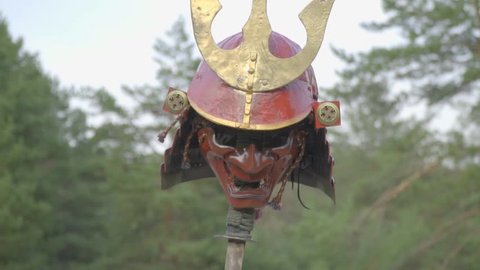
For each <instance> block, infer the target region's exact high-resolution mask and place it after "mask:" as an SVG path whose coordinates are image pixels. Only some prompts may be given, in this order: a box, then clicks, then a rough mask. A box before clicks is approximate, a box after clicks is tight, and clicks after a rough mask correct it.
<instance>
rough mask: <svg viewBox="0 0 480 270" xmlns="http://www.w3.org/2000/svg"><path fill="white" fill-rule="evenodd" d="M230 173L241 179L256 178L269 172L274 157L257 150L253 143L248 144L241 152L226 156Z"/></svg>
mask: <svg viewBox="0 0 480 270" xmlns="http://www.w3.org/2000/svg"><path fill="white" fill-rule="evenodd" d="M227 160H228V163H229V164H230V166H229V167H230V170H231V171H232V173H233V174H234V175H235V176H237V177H239V178H242V180H258V179H260V178H263V177H264V176H265V175H266V174H268V173H269V171H270V168H271V167H272V165H273V162H274V158H273V157H272V156H271V155H269V154H267V153H264V152H261V151H258V150H257V148H256V147H255V144H250V145H248V147H247V148H245V149H244V151H242V152H237V153H236V154H234V155H231V156H229V157H228V158H227ZM244 177H246V178H244Z"/></svg>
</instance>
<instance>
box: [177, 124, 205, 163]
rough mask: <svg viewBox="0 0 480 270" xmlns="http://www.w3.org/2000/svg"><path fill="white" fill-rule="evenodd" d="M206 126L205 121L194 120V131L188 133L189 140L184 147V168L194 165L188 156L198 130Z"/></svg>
mask: <svg viewBox="0 0 480 270" xmlns="http://www.w3.org/2000/svg"><path fill="white" fill-rule="evenodd" d="M203 127H205V123H203V122H194V123H193V124H192V131H190V134H188V137H187V140H186V142H185V148H183V159H182V169H184V170H186V169H190V168H191V167H192V165H191V164H190V158H189V157H188V152H189V151H190V145H191V144H192V139H193V136H194V135H195V134H197V132H198V130H199V129H201V128H203Z"/></svg>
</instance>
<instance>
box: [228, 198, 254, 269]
mask: <svg viewBox="0 0 480 270" xmlns="http://www.w3.org/2000/svg"><path fill="white" fill-rule="evenodd" d="M254 223H255V209H253V208H248V209H234V208H233V207H230V208H229V209H228V214H227V224H226V225H227V231H226V232H225V235H219V237H222V238H226V239H228V244H227V252H226V255H225V270H242V265H243V258H244V256H245V243H246V242H247V241H251V240H252V236H251V234H250V232H251V231H252V230H253V226H254Z"/></svg>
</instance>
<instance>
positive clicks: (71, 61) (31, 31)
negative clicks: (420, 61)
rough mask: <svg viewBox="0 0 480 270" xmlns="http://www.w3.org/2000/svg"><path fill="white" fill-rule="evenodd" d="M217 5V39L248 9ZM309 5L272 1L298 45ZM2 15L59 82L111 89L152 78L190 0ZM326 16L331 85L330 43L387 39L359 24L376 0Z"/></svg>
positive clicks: (324, 51)
mask: <svg viewBox="0 0 480 270" xmlns="http://www.w3.org/2000/svg"><path fill="white" fill-rule="evenodd" d="M220 2H221V3H222V5H223V9H222V10H221V11H220V12H219V14H218V15H217V18H216V20H215V21H214V25H213V29H212V32H213V34H214V37H215V38H216V39H217V41H220V40H221V39H223V38H225V37H227V36H229V35H232V34H234V33H236V32H239V31H241V28H242V26H243V24H244V23H245V21H246V19H247V18H248V15H249V12H250V8H251V1H239V0H221V1H220ZM309 2H310V1H309V0H295V1H292V0H270V1H269V2H268V13H269V14H268V16H269V18H270V21H271V24H272V28H273V30H275V31H277V32H280V33H282V34H284V35H286V36H288V37H289V38H291V39H293V40H294V41H296V42H297V43H299V44H301V45H303V44H304V42H305V38H306V35H305V30H304V28H303V26H302V24H301V22H300V21H299V19H298V13H300V11H301V10H302V9H303V8H304V7H305V5H307V4H308V3H309ZM0 12H1V13H2V14H3V16H4V17H5V18H6V20H7V22H8V24H9V29H10V32H11V33H12V34H13V36H14V37H15V38H18V37H22V38H23V39H24V42H25V46H26V48H27V50H29V51H30V52H36V53H38V55H39V58H40V60H41V63H42V65H43V67H44V68H45V69H46V71H47V72H49V73H50V74H51V75H52V76H55V77H56V78H58V79H59V80H60V82H61V84H62V85H65V86H69V85H75V86H85V85H88V86H95V87H101V86H103V87H106V88H107V89H109V90H111V91H112V92H115V91H117V90H118V89H119V88H120V86H121V85H123V84H126V85H141V84H145V83H151V84H153V83H155V71H156V69H157V68H158V67H157V65H156V64H155V62H154V61H153V56H154V51H153V48H152V47H153V44H154V43H155V39H156V38H159V37H162V35H164V34H165V32H166V31H167V30H168V29H170V28H171V26H172V25H173V23H174V22H175V21H176V20H177V19H178V17H179V16H183V17H184V18H185V20H186V22H187V30H188V31H189V32H190V33H191V32H192V29H191V20H190V1H188V0H176V1H165V0H141V1H127V0H101V1H100V0H77V1H74V0H71V1H66V0H41V1H39V0H0ZM330 16H331V17H330V20H329V22H328V26H327V31H326V33H325V39H324V42H323V46H322V48H321V49H320V52H319V54H318V55H317V57H316V59H315V61H314V63H313V65H314V69H315V73H316V76H317V81H318V83H319V85H320V86H327V85H330V84H332V83H333V82H334V81H335V75H334V71H335V69H338V68H339V67H340V62H339V61H338V60H337V59H335V57H334V56H333V55H332V53H331V50H330V46H331V45H334V46H336V47H340V48H345V49H347V50H349V51H358V50H366V49H368V48H370V47H371V46H374V45H375V44H385V43H388V42H389V41H390V40H391V39H392V37H388V36H386V35H378V34H370V33H368V32H366V31H364V30H363V29H361V28H360V26H359V24H360V23H361V22H365V21H371V20H379V19H381V18H382V16H383V15H382V10H381V4H380V0H364V1H350V0H337V1H336V2H335V4H334V6H333V10H332V12H331V15H330Z"/></svg>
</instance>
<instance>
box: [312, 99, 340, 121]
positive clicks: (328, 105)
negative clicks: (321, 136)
mask: <svg viewBox="0 0 480 270" xmlns="http://www.w3.org/2000/svg"><path fill="white" fill-rule="evenodd" d="M317 114H318V119H319V121H320V123H322V124H324V125H330V124H333V123H335V122H336V121H337V120H338V118H339V116H340V109H339V108H338V106H337V105H336V104H335V103H332V102H325V103H321V104H320V105H319V106H318V109H317Z"/></svg>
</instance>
